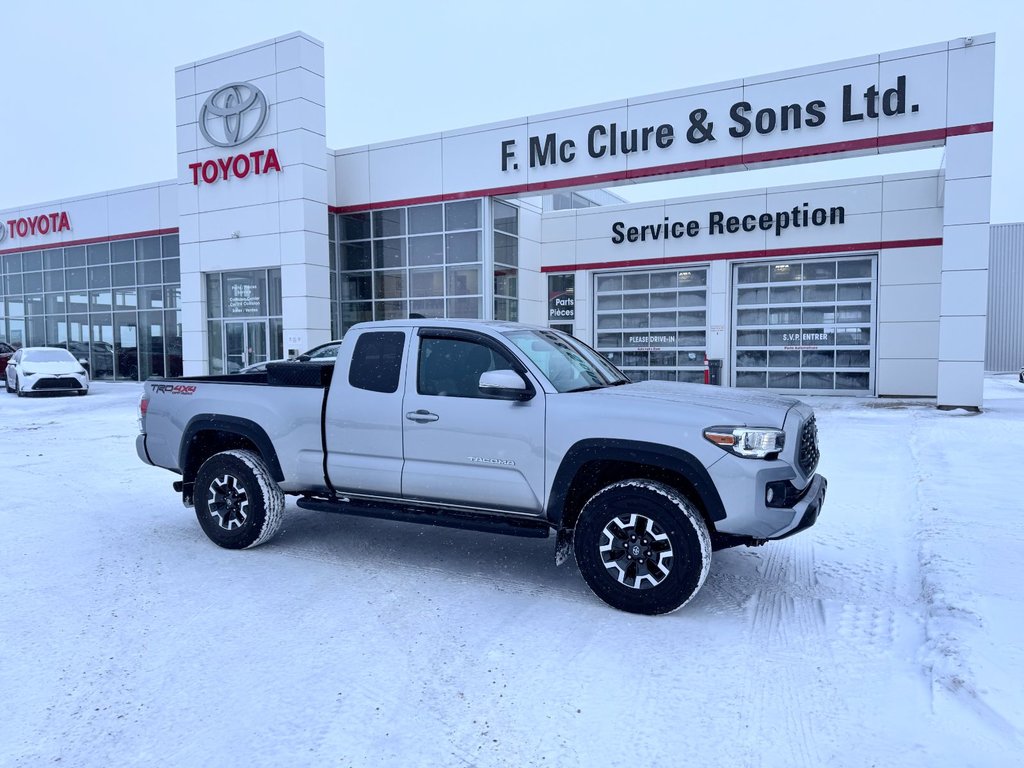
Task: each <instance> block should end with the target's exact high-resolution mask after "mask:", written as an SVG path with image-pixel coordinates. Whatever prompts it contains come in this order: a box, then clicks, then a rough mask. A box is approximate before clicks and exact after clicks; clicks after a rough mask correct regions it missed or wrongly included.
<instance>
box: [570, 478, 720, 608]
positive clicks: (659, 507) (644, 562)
mask: <svg viewBox="0 0 1024 768" xmlns="http://www.w3.org/2000/svg"><path fill="white" fill-rule="evenodd" d="M574 548H575V553H576V563H577V565H579V568H580V572H581V573H582V574H583V578H584V579H585V580H586V582H587V584H588V586H589V587H590V588H591V589H592V590H593V591H594V594H596V595H597V596H598V597H600V598H601V599H602V600H604V601H605V602H606V603H608V604H609V605H611V606H613V607H614V608H619V609H621V610H623V611H629V612H631V613H644V614H658V613H669V612H671V611H674V610H676V609H677V608H681V607H683V606H684V605H686V603H687V602H689V600H690V599H691V598H692V597H693V596H694V595H695V594H697V591H698V590H699V589H700V588H701V586H702V585H703V584H704V579H705V578H707V575H708V570H709V569H710V567H711V537H710V536H709V535H708V529H707V526H706V525H705V524H704V521H703V520H702V519H701V516H700V513H699V512H698V511H697V510H696V509H695V508H694V506H693V504H691V503H690V502H689V501H688V500H687V499H686V497H685V496H683V495H682V494H680V493H679V491H677V490H676V489H674V488H672V487H670V486H668V485H665V484H664V483H659V482H656V481H653V480H643V479H635V480H623V481H621V482H617V483H613V484H612V485H609V486H608V487H606V488H604V489H602V490H601V491H599V492H598V493H596V494H595V495H594V496H593V497H591V499H590V501H588V502H587V503H586V504H585V505H584V507H583V510H582V512H581V513H580V519H579V522H578V523H577V525H576V533H575V536H574Z"/></svg>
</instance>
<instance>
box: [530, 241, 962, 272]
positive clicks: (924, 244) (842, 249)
mask: <svg viewBox="0 0 1024 768" xmlns="http://www.w3.org/2000/svg"><path fill="white" fill-rule="evenodd" d="M940 245H942V238H941V237H922V238H919V239H917V240H880V241H878V242H871V243H839V244H836V245H805V246H798V247H795V248H763V249H759V250H753V251H726V252H723V253H705V254H701V255H699V256H661V257H658V258H654V259H632V260H628V261H626V260H624V261H591V262H586V263H582V264H555V265H553V266H550V267H541V268H540V271H541V272H575V271H577V270H580V269H621V268H623V267H659V266H668V265H672V264H692V263H694V262H701V261H725V260H727V259H728V260H740V259H765V258H780V257H784V256H816V255H820V254H826V253H851V252H854V251H881V250H891V249H893V248H929V247H934V246H940Z"/></svg>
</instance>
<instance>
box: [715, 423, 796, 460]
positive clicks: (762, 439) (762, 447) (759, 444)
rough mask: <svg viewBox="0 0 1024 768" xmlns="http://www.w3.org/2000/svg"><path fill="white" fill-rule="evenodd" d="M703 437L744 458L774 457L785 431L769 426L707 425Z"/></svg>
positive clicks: (780, 448)
mask: <svg viewBox="0 0 1024 768" xmlns="http://www.w3.org/2000/svg"><path fill="white" fill-rule="evenodd" d="M704 439H706V440H708V441H710V442H712V443H714V444H715V445H717V446H718V447H719V448H721V449H723V450H726V451H728V452H729V453H732V454H735V455H736V456H742V457H743V458H745V459H776V458H778V456H779V451H781V450H782V446H783V445H785V444H786V433H785V432H783V431H782V430H781V429H772V428H769V427H708V428H707V429H705V430H704Z"/></svg>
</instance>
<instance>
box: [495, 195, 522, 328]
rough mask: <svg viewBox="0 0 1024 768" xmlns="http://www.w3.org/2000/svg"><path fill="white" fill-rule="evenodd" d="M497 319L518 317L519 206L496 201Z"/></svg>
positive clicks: (515, 318)
mask: <svg viewBox="0 0 1024 768" xmlns="http://www.w3.org/2000/svg"><path fill="white" fill-rule="evenodd" d="M492 212H493V215H494V319H495V320H518V319H519V209H518V208H516V207H515V206H514V205H508V204H507V203H502V202H498V201H497V200H495V201H494V203H493V206H492Z"/></svg>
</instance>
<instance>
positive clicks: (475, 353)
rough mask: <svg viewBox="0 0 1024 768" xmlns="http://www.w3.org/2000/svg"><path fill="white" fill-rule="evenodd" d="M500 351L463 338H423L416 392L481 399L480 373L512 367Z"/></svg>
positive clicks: (482, 396) (421, 340) (482, 395)
mask: <svg viewBox="0 0 1024 768" xmlns="http://www.w3.org/2000/svg"><path fill="white" fill-rule="evenodd" d="M512 367H513V366H512V363H511V362H509V360H508V358H506V357H505V356H504V355H502V354H501V353H500V352H496V351H495V350H493V349H491V348H490V347H487V346H485V345H483V344H477V343H476V342H472V341H464V340H462V339H431V338H423V339H420V358H419V370H418V375H417V380H416V391H417V392H419V394H421V395H442V396H448V397H480V398H486V395H484V394H482V393H481V392H480V386H479V385H480V374H482V373H484V372H485V371H498V370H504V369H509V368H512Z"/></svg>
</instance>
